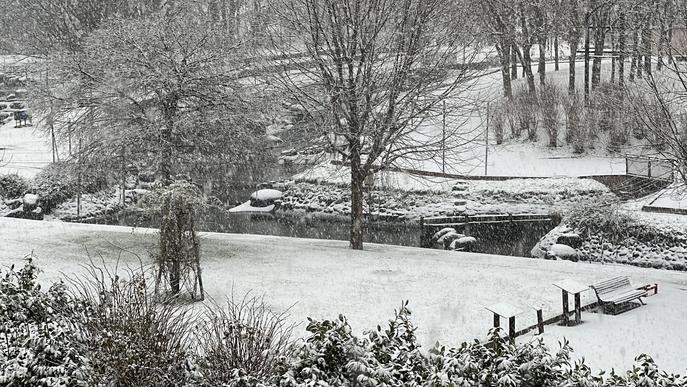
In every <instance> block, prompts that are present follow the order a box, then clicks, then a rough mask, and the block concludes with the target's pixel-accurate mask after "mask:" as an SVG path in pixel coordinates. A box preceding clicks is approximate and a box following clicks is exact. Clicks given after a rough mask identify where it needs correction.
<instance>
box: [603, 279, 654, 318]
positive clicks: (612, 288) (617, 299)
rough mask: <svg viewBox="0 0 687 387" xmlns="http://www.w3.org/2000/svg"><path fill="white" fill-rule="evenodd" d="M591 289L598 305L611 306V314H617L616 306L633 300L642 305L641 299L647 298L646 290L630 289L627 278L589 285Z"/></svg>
mask: <svg viewBox="0 0 687 387" xmlns="http://www.w3.org/2000/svg"><path fill="white" fill-rule="evenodd" d="M591 288H592V289H594V292H596V297H597V298H598V299H599V304H601V305H603V306H607V305H610V306H612V314H617V307H618V305H621V304H626V303H628V302H630V301H633V300H638V301H639V302H640V303H641V304H642V305H644V301H642V297H646V296H647V291H646V290H644V289H636V288H634V287H632V285H631V284H630V279H629V278H628V277H615V278H611V279H608V280H605V281H601V282H599V283H596V284H594V285H591Z"/></svg>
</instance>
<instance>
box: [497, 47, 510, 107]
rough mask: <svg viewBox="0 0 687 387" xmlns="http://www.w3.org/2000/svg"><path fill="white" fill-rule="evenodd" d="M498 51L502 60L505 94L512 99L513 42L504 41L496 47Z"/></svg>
mask: <svg viewBox="0 0 687 387" xmlns="http://www.w3.org/2000/svg"><path fill="white" fill-rule="evenodd" d="M496 51H498V53H499V59H500V60H501V78H502V79H503V96H504V97H506V98H508V99H512V98H513V86H512V84H511V77H510V74H509V71H510V65H511V63H510V58H511V44H510V43H508V42H503V44H501V45H499V46H497V47H496Z"/></svg>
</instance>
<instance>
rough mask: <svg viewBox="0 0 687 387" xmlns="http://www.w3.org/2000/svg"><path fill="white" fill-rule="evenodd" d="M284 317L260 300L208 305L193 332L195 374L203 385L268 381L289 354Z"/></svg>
mask: <svg viewBox="0 0 687 387" xmlns="http://www.w3.org/2000/svg"><path fill="white" fill-rule="evenodd" d="M287 317H288V315H287V314H286V313H281V314H278V313H275V312H273V311H272V310H271V309H270V308H269V307H268V306H267V305H266V304H265V301H264V299H262V298H261V297H255V296H250V295H248V294H246V296H245V297H244V298H243V299H241V300H240V301H236V300H234V299H233V297H232V299H230V300H228V301H227V305H226V306H225V307H222V306H219V305H215V304H211V305H210V306H208V307H207V309H206V311H205V314H204V318H203V319H202V321H201V322H200V323H199V324H198V325H197V328H196V330H195V343H196V345H197V353H198V356H199V359H198V361H197V363H198V365H199V370H200V372H201V373H202V375H203V381H204V383H205V384H207V385H211V386H220V385H228V384H230V383H232V382H236V381H237V380H241V381H242V382H243V383H247V384H251V383H257V382H258V381H261V380H267V379H269V378H271V377H272V376H273V375H274V374H275V372H276V365H277V363H278V362H279V361H281V360H282V359H283V358H285V357H286V356H288V355H289V353H290V350H291V341H290V340H291V330H292V325H289V324H288V323H286V318H287Z"/></svg>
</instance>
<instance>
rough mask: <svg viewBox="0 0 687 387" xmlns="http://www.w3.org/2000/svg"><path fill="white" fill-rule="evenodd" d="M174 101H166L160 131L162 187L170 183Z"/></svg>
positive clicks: (159, 168)
mask: <svg viewBox="0 0 687 387" xmlns="http://www.w3.org/2000/svg"><path fill="white" fill-rule="evenodd" d="M176 104H177V102H176V99H174V98H172V99H170V100H169V101H167V103H166V106H165V107H164V112H163V114H164V118H165V124H164V125H163V127H162V130H160V137H161V138H160V153H159V157H160V161H159V167H158V174H159V175H160V180H161V181H162V183H163V184H164V185H168V184H169V183H171V181H172V157H173V151H172V148H173V147H174V139H173V133H174V119H175V118H174V116H175V112H176Z"/></svg>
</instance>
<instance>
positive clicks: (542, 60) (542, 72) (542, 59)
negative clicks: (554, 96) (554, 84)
mask: <svg viewBox="0 0 687 387" xmlns="http://www.w3.org/2000/svg"><path fill="white" fill-rule="evenodd" d="M537 73H539V84H540V85H544V83H545V82H546V38H539V65H538V66H537Z"/></svg>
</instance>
